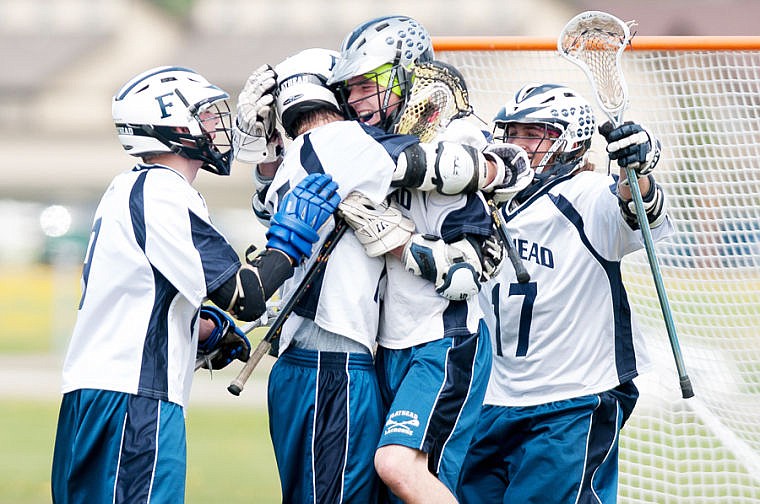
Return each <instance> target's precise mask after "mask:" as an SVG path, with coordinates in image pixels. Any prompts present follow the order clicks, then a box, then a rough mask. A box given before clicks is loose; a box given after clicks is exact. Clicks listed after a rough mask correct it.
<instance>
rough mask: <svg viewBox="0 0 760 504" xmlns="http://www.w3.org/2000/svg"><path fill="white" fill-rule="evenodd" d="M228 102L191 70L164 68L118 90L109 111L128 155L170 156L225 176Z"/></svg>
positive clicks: (228, 163) (228, 157)
mask: <svg viewBox="0 0 760 504" xmlns="http://www.w3.org/2000/svg"><path fill="white" fill-rule="evenodd" d="M229 97H230V96H229V94H227V93H226V92H225V91H223V90H221V89H220V88H218V87H216V86H214V85H213V84H210V83H209V82H208V81H207V80H206V79H205V78H204V77H202V76H201V75H199V74H198V73H196V72H195V71H193V70H190V69H188V68H182V67H173V66H163V67H157V68H153V69H151V70H147V71H145V72H143V73H141V74H140V75H138V76H136V77H134V78H133V79H132V80H130V81H129V82H127V83H126V84H125V85H124V86H123V87H122V88H121V89H119V91H118V92H117V93H116V95H115V96H114V97H113V100H112V103H111V112H112V115H113V121H114V124H115V125H116V131H117V133H118V136H119V141H120V142H121V145H122V146H123V147H124V150H126V151H127V152H128V153H129V154H131V155H133V156H138V157H145V156H149V155H152V154H160V153H167V152H170V153H174V154H178V155H180V156H183V157H185V158H188V159H195V160H198V161H203V165H202V168H203V169H204V170H207V171H210V172H212V173H216V174H218V175H229V174H230V167H231V164H232V154H231V152H232V148H231V146H232V141H231V138H232V137H231V131H232V130H231V115H230V108H229V104H228V102H227V100H228V99H229ZM209 114H210V115H209ZM201 115H203V117H201Z"/></svg>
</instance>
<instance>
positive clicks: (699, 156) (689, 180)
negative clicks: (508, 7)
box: [434, 37, 760, 504]
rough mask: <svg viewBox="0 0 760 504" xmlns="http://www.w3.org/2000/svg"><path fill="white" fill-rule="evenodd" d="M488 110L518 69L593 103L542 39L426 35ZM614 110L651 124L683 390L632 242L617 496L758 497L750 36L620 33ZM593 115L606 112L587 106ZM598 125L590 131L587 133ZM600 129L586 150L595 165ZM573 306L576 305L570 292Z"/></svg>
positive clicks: (759, 263) (759, 166) (758, 271)
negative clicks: (638, 363) (685, 377)
mask: <svg viewBox="0 0 760 504" xmlns="http://www.w3.org/2000/svg"><path fill="white" fill-rule="evenodd" d="M434 42H435V48H436V56H437V57H438V58H440V59H442V60H444V61H447V62H449V63H452V64H454V65H455V66H457V67H458V68H459V69H460V70H461V72H462V73H463V75H464V77H465V79H466V81H467V84H468V87H469V89H470V94H471V101H472V103H473V106H474V109H475V113H476V114H477V116H479V117H480V118H482V119H484V120H485V121H486V122H488V123H489V124H488V125H483V128H484V129H489V130H490V129H491V125H490V121H491V119H492V118H493V116H494V115H495V113H496V112H497V111H498V110H499V108H501V107H502V106H503V104H504V103H505V102H506V101H507V99H508V97H511V96H513V95H514V93H515V91H516V90H517V89H519V88H520V86H522V85H523V84H525V83H527V82H544V83H546V82H552V83H558V84H565V85H568V86H570V87H572V88H574V89H576V90H577V91H579V92H580V93H582V94H583V95H584V96H586V97H587V98H588V100H589V102H591V103H592V104H593V105H594V106H595V107H596V103H595V101H594V99H593V94H592V89H591V86H590V85H589V83H588V81H587V80H586V77H585V76H584V74H583V73H582V72H581V70H579V69H578V68H577V67H575V66H574V65H573V64H571V63H570V62H568V61H566V60H565V59H563V58H561V57H560V56H559V55H558V53H557V51H556V39H555V40H548V39H534V38H524V37H494V38H488V37H481V38H468V37H458V38H446V37H443V38H437V39H435V41H434ZM622 59H623V71H624V73H625V76H626V81H627V82H628V86H629V92H630V105H631V106H630V108H629V109H628V111H627V112H626V114H625V118H626V120H629V119H630V120H635V121H638V122H640V123H642V124H644V125H645V126H647V127H648V128H650V129H651V130H653V131H654V132H656V134H657V135H658V136H659V137H660V139H661V140H662V144H663V154H662V159H661V160H660V163H659V165H658V167H657V169H656V173H655V175H656V177H657V180H658V182H659V183H660V184H662V186H663V188H664V190H665V192H666V194H667V198H668V204H669V211H670V215H671V217H672V219H673V222H674V225H675V228H676V234H675V236H674V238H673V239H671V240H670V242H669V243H664V244H658V245H657V246H656V251H657V257H658V260H659V264H660V269H661V272H662V276H663V283H664V286H665V289H666V292H667V295H668V299H669V301H670V305H671V309H672V313H673V320H674V323H675V326H676V330H677V334H678V338H679V341H680V346H681V350H682V352H683V358H684V362H685V365H686V369H687V371H688V374H689V377H690V378H691V382H692V385H693V388H694V393H695V394H696V396H695V397H693V398H691V399H683V398H682V397H681V390H680V387H679V380H678V373H677V371H676V367H675V363H674V359H673V355H672V352H671V349H670V345H669V340H668V335H667V331H666V327H665V323H664V321H663V317H662V312H661V309H660V305H659V302H658V297H657V294H656V290H655V286H654V282H653V280H652V275H651V271H650V269H649V266H648V264H647V256H646V253H645V251H643V250H642V251H640V252H637V253H635V254H633V255H631V256H629V257H627V258H626V259H625V260H624V280H625V283H626V286H627V289H628V293H629V296H630V301H631V305H632V308H633V310H634V312H635V315H636V317H637V319H638V321H639V323H640V325H641V326H642V328H643V329H644V331H645V333H646V339H647V345H648V347H649V350H650V353H651V354H652V357H653V360H654V361H655V368H656V370H655V371H654V372H651V373H648V374H646V375H643V376H641V377H639V378H638V379H637V380H636V383H637V385H638V386H639V389H640V391H641V397H640V400H639V403H638V404H637V406H636V409H635V411H634V414H633V416H632V418H631V419H630V420H629V422H628V423H627V425H626V426H625V428H624V429H623V431H622V434H621V440H620V445H621V452H620V497H621V498H620V501H621V502H626V503H639V502H657V503H670V502H679V503H699V502H710V503H713V502H714V503H732V504H735V503H750V502H751V503H757V502H760V37H700V38H697V37H634V39H633V42H632V46H631V47H630V48H629V50H627V51H626V52H625V53H624V54H623V58H622ZM596 112H597V119H598V121H599V122H600V123H601V122H603V121H605V120H606V118H605V116H604V114H603V113H602V112H601V110H599V109H598V108H597V109H596ZM597 136H598V134H597ZM605 145H606V143H605V141H604V139H602V138H601V137H599V138H595V139H594V140H593V143H592V155H591V159H592V161H593V162H594V163H595V165H596V169H597V170H603V171H605V172H606V171H607V169H608V168H607V158H606V155H605V151H604V147H605ZM574 309H576V310H578V313H579V316H582V314H583V310H584V309H592V308H591V307H583V306H578V307H575V308H574Z"/></svg>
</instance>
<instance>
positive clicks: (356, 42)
mask: <svg viewBox="0 0 760 504" xmlns="http://www.w3.org/2000/svg"><path fill="white" fill-rule="evenodd" d="M340 53H341V54H340V60H339V61H338V64H337V65H336V66H335V70H334V71H333V75H332V78H331V79H330V81H329V82H328V83H329V84H338V83H343V84H345V82H346V81H347V80H349V79H351V78H352V77H356V76H358V75H366V74H378V75H377V78H376V79H375V80H376V82H381V81H382V82H385V83H392V85H388V86H385V87H386V89H385V91H384V94H387V93H391V92H392V88H394V87H396V91H397V94H399V96H401V98H402V106H401V107H399V109H397V110H396V111H394V113H392V114H386V112H385V110H384V107H383V104H386V103H388V99H387V97H386V96H380V95H381V91H380V90H378V97H379V99H378V110H379V111H380V113H381V118H382V120H381V122H380V124H378V126H379V127H381V128H383V129H384V130H386V131H390V130H391V127H392V126H393V124H394V123H395V120H396V118H397V117H398V116H399V115H400V113H401V109H403V101H404V100H406V98H407V97H408V96H409V91H410V90H411V87H412V68H413V66H414V65H415V64H416V63H423V62H426V61H430V60H432V59H433V57H434V53H433V41H432V39H431V37H430V34H429V33H428V31H427V30H426V29H425V27H423V26H422V25H421V24H420V23H419V22H417V21H415V20H414V19H412V18H410V17H408V16H383V17H379V18H375V19H372V20H370V21H367V22H366V23H363V24H361V25H360V26H358V27H356V28H355V29H354V30H353V31H352V32H351V33H350V34H349V35H348V36H347V37H346V38H345V39H344V40H343V43H342V44H341V49H340ZM386 72H387V73H388V75H384V76H383V75H380V74H385V73H386ZM378 86H379V84H378ZM399 88H400V89H399ZM341 91H342V92H343V93H344V98H347V97H348V91H349V90H347V89H346V88H343V89H342V90H341ZM344 101H345V100H344ZM345 105H346V108H347V112H348V113H349V115H350V116H351V117H352V118H354V116H355V114H354V113H353V109H352V108H351V104H350V103H346V104H345Z"/></svg>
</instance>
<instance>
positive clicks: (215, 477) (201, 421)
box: [0, 399, 280, 504]
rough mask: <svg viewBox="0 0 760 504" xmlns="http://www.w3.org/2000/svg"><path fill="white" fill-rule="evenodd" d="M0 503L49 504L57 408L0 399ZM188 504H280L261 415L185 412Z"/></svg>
mask: <svg viewBox="0 0 760 504" xmlns="http://www.w3.org/2000/svg"><path fill="white" fill-rule="evenodd" d="M0 411H1V412H2V414H0V502H2V503H14V504H44V503H49V502H50V465H51V461H52V457H53V440H54V438H55V426H56V421H57V416H58V403H57V402H56V401H51V402H17V401H9V400H5V399H0ZM187 430H188V434H187V437H188V461H187V496H186V497H187V498H186V502H188V503H191V504H192V503H208V502H214V503H225V504H236V503H246V504H250V503H251V502H256V503H260V504H267V503H277V502H280V488H279V481H278V479H277V469H276V467H275V462H274V454H273V453H272V447H271V443H270V441H269V434H268V431H267V419H266V411H265V410H263V409H242V408H219V407H216V406H203V407H199V406H191V408H190V414H189V416H188V419H187Z"/></svg>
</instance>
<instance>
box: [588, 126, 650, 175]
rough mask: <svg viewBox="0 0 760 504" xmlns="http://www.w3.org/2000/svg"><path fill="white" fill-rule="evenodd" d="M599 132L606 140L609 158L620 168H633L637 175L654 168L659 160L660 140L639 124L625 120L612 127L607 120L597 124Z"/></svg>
mask: <svg viewBox="0 0 760 504" xmlns="http://www.w3.org/2000/svg"><path fill="white" fill-rule="evenodd" d="M599 133H601V134H602V136H603V137H604V138H605V140H607V153H608V154H609V156H610V159H612V160H613V161H614V160H617V164H618V166H620V167H621V168H633V170H634V171H635V172H636V174H637V175H638V176H639V177H641V176H642V175H647V174H648V173H649V172H651V171H652V170H654V167H655V166H656V165H657V161H659V160H660V151H661V150H662V147H661V145H660V140H658V139H657V138H656V137H655V136H654V135H653V134H652V133H650V132H649V131H648V130H647V129H645V128H644V127H643V126H641V125H640V124H636V123H634V122H631V121H627V122H625V123H623V124H621V125H620V126H618V127H617V128H614V127H613V126H612V123H611V122H609V121H607V122H606V123H604V124H602V125H601V126H599Z"/></svg>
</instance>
